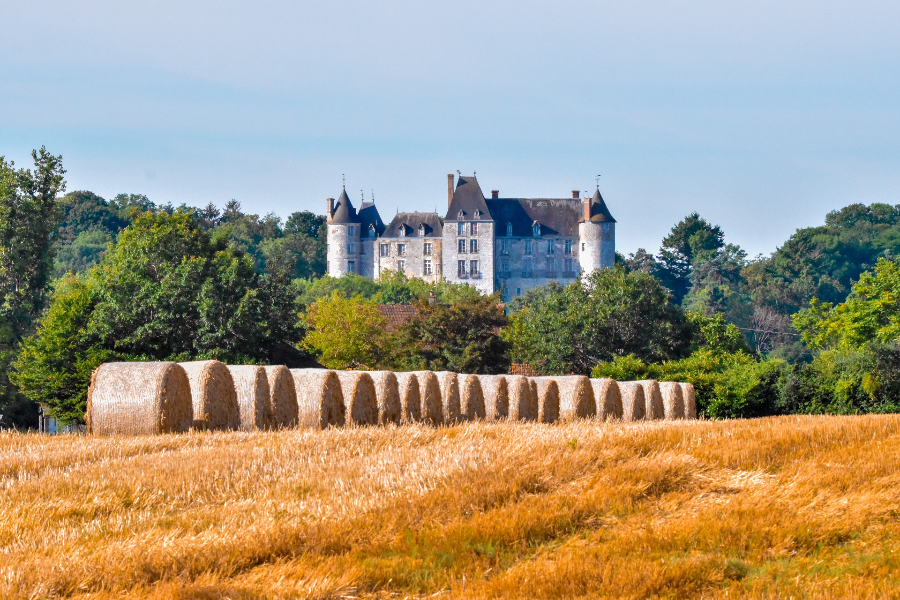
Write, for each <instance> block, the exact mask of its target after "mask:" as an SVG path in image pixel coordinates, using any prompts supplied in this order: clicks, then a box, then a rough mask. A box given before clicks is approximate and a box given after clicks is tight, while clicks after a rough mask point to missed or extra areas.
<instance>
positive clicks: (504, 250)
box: [500, 240, 509, 254]
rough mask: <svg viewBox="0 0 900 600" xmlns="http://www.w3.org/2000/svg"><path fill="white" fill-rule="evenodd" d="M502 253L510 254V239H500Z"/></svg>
mask: <svg viewBox="0 0 900 600" xmlns="http://www.w3.org/2000/svg"><path fill="white" fill-rule="evenodd" d="M500 254H509V240H500Z"/></svg>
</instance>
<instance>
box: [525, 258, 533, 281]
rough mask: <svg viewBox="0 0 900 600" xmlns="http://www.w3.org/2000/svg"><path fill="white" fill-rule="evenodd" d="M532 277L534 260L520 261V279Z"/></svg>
mask: <svg viewBox="0 0 900 600" xmlns="http://www.w3.org/2000/svg"><path fill="white" fill-rule="evenodd" d="M532 276H534V259H533V258H526V259H525V260H524V261H522V277H525V278H528V277H532Z"/></svg>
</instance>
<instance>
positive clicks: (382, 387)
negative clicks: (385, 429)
mask: <svg viewBox="0 0 900 600" xmlns="http://www.w3.org/2000/svg"><path fill="white" fill-rule="evenodd" d="M369 376H370V377H371V378H372V381H373V382H374V383H375V398H376V400H378V423H379V424H380V425H387V424H389V423H393V424H395V425H399V424H400V423H401V418H400V415H401V414H403V413H402V412H401V411H402V406H401V404H400V389H399V387H398V384H397V376H396V375H394V374H393V373H392V372H390V371H369Z"/></svg>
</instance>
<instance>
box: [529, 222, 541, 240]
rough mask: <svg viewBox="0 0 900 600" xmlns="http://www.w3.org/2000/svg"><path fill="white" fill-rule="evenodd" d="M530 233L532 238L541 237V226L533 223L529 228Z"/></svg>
mask: <svg viewBox="0 0 900 600" xmlns="http://www.w3.org/2000/svg"><path fill="white" fill-rule="evenodd" d="M531 231H532V233H534V237H540V235H541V226H540V225H539V224H538V223H535V224H534V225H533V226H532V228H531Z"/></svg>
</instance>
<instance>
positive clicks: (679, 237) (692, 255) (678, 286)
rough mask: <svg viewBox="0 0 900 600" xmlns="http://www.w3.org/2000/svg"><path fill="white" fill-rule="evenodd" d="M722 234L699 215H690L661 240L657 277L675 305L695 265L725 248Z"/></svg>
mask: <svg viewBox="0 0 900 600" xmlns="http://www.w3.org/2000/svg"><path fill="white" fill-rule="evenodd" d="M724 240H725V234H724V233H723V232H722V229H721V228H720V227H719V226H718V225H710V224H709V222H707V221H706V220H705V219H702V218H701V217H700V215H699V214H697V213H691V214H689V215H688V216H687V217H685V218H684V219H683V220H682V221H680V222H679V223H678V224H676V225H675V226H674V227H673V228H672V231H671V232H670V233H669V235H668V236H666V238H665V239H663V242H662V249H661V250H660V253H659V273H660V277H661V279H662V281H663V284H664V285H665V286H666V287H668V288H669V289H670V290H671V291H672V295H673V297H674V299H675V302H676V303H677V304H681V300H682V299H683V298H684V296H685V295H686V294H687V293H688V291H689V289H690V279H691V271H692V269H693V267H694V265H695V264H698V263H700V262H704V261H707V260H709V259H711V258H712V257H713V255H715V253H716V252H717V251H718V250H719V249H720V248H722V247H723V246H724V245H725V241H724Z"/></svg>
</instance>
